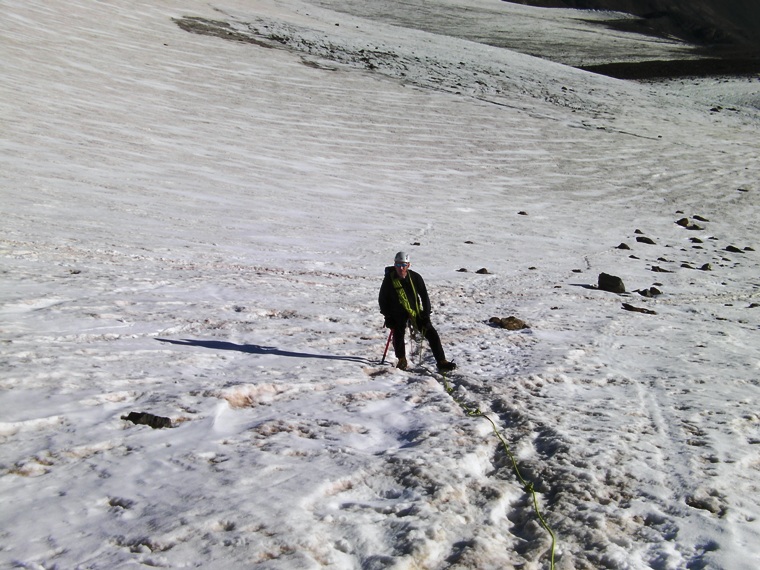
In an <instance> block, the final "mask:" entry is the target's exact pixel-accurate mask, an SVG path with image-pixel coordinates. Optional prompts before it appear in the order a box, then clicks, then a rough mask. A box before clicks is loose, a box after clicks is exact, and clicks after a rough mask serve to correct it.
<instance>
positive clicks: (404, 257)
mask: <svg viewBox="0 0 760 570" xmlns="http://www.w3.org/2000/svg"><path fill="white" fill-rule="evenodd" d="M393 261H394V262H396V263H409V254H408V253H406V252H405V251H399V252H398V253H397V254H396V257H395V259H394V260H393Z"/></svg>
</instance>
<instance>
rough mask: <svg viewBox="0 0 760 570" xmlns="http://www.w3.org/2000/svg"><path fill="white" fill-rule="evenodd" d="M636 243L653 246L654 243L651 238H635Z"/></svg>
mask: <svg viewBox="0 0 760 570" xmlns="http://www.w3.org/2000/svg"><path fill="white" fill-rule="evenodd" d="M636 241H637V242H639V243H648V244H649V245H655V242H654V240H653V239H652V238H648V237H645V236H639V237H637V238H636Z"/></svg>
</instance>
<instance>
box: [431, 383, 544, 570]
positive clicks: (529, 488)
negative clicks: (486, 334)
mask: <svg viewBox="0 0 760 570" xmlns="http://www.w3.org/2000/svg"><path fill="white" fill-rule="evenodd" d="M441 376H443V388H444V390H446V393H447V394H448V395H449V396H451V398H452V399H453V400H454V401H455V402H456V403H457V404H459V406H460V407H461V408H462V409H463V410H464V412H465V413H466V414H467V415H468V416H471V417H481V418H485V419H487V420H488V421H489V422H490V423H491V427H492V428H493V431H494V433H495V434H496V437H498V438H499V441H501V445H502V446H503V447H504V451H505V452H506V454H507V457H509V459H510V460H511V461H512V466H513V468H514V471H515V474H516V475H517V478H518V479H519V480H520V482H521V483H522V484H523V490H524V491H525V492H526V493H528V494H529V495H531V498H532V500H533V510H534V511H535V512H536V516H537V517H538V520H539V521H540V522H541V526H542V527H544V529H545V530H546V532H548V533H549V536H551V538H552V546H551V552H550V554H551V558H550V568H551V570H554V551H555V549H556V546H557V538H556V537H555V536H554V532H552V529H551V528H549V525H548V524H547V522H546V520H544V517H543V516H542V515H541V510H540V509H539V507H538V497H537V496H536V490H535V488H534V486H533V483H532V482H531V481H526V480H525V479H524V478H523V476H522V474H521V473H520V468H519V467H518V466H517V460H516V459H515V456H514V455H513V454H512V452H511V451H510V449H509V445H508V444H507V441H506V440H505V439H504V436H503V435H502V434H501V432H500V431H499V429H498V428H497V427H496V422H494V421H493V420H492V419H491V418H490V417H489V416H487V415H486V414H484V413H483V412H481V411H480V410H479V409H478V408H472V407H470V406H468V405H467V403H466V402H464V401H463V400H460V399H459V398H457V397H456V396H454V389H453V388H452V387H451V386H450V385H449V382H448V380H447V378H446V374H443V373H442V374H441Z"/></svg>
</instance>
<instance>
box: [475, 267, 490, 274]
mask: <svg viewBox="0 0 760 570" xmlns="http://www.w3.org/2000/svg"><path fill="white" fill-rule="evenodd" d="M475 273H479V274H481V275H489V274H490V273H491V272H490V271H488V269H486V268H485V267H481V268H480V269H478V270H477V271H476V272H475Z"/></svg>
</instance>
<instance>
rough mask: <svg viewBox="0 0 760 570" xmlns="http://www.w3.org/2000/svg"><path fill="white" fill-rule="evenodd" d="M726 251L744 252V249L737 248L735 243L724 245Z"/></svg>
mask: <svg viewBox="0 0 760 570" xmlns="http://www.w3.org/2000/svg"><path fill="white" fill-rule="evenodd" d="M726 251H730V252H731V253H744V250H742V249H739V248H738V247H736V246H735V245H729V246H728V247H726Z"/></svg>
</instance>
